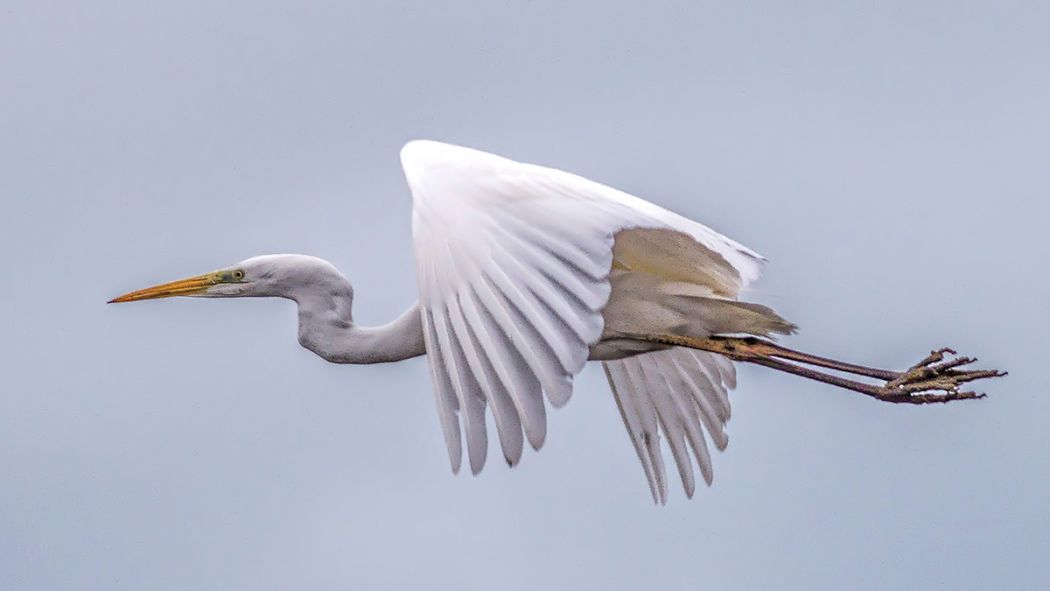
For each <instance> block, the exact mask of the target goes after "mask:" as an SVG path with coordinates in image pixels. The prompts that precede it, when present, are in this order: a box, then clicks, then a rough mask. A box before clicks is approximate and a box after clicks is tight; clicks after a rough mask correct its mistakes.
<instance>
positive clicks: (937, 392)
mask: <svg viewBox="0 0 1050 591" xmlns="http://www.w3.org/2000/svg"><path fill="white" fill-rule="evenodd" d="M956 355H957V353H956V352H955V351H953V350H952V349H948V348H945V349H938V350H936V351H932V352H930V354H929V355H927V356H926V358H925V359H923V360H922V361H920V362H918V363H916V364H915V365H913V366H911V367H910V368H908V369H907V370H905V371H903V372H900V373H899V374H897V377H895V378H893V379H891V380H888V381H887V382H886V383H885V384H883V385H882V386H880V387H878V392H877V394H876V396H877V397H878V398H879V399H881V400H884V401H886V402H893V403H902V404H933V403H937V402H942V403H943V402H951V401H953V400H974V399H978V398H984V397H985V395H984V393H977V392H974V391H972V390H970V391H962V390H961V389H960V388H961V386H962V385H963V384H965V383H967V382H972V381H974V380H980V379H983V378H998V377H1002V376H1005V375H1006V372H1005V371H999V370H995V369H976V370H975V369H962V367H963V366H965V365H969V364H971V363H973V362H975V361H977V360H976V359H974V358H972V357H958V356H956Z"/></svg>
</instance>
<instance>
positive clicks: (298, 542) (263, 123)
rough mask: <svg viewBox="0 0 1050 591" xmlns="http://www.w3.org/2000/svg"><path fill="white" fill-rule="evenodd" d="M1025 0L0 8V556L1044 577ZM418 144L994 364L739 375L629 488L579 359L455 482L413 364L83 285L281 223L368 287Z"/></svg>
mask: <svg viewBox="0 0 1050 591" xmlns="http://www.w3.org/2000/svg"><path fill="white" fill-rule="evenodd" d="M1045 6H1046V4H1045V3H1038V2H1032V3H1009V2H1003V3H972V4H971V3H958V2H919V3H916V2H900V3H879V5H878V6H874V5H873V4H872V3H830V2H827V3H768V4H766V3H746V4H745V3H731V2H725V3H700V2H680V3H661V2H580V3H568V2H553V1H550V2H548V1H534V2H509V1H496V2H476V3H466V2H448V1H443V2H419V3H402V2H311V3H300V2H287V3H278V2H260V1H258V0H252V1H248V0H234V1H229V2H178V3H164V4H163V5H162V4H161V3H150V2H108V1H103V2H92V3H87V2H49V1H40V0H34V1H32V2H30V1H19V0H15V1H14V2H12V1H11V0H7V1H6V2H0V199H2V213H0V247H2V248H3V252H4V257H3V267H2V272H0V277H2V280H0V281H2V283H0V286H2V289H0V298H2V306H0V322H2V324H0V326H2V331H0V355H2V359H3V360H4V361H3V387H2V392H0V588H2V589H12V590H14V589H17V590H22V589H33V590H43V589H133V590H138V589H157V590H163V589H282V588H305V589H336V588H342V589H348V588H360V589H383V588H391V589H393V588H421V587H425V588H431V589H482V588H485V589H501V590H513V589H559V588H561V589H577V588H601V589H640V588H648V589H704V588H709V589H763V590H764V589H789V588H796V589H798V588H814V589H934V588H936V589H953V590H955V589H1003V588H1008V589H1046V588H1048V586H1050V566H1048V563H1047V558H1048V556H1050V434H1048V433H1050V432H1048V429H1047V425H1048V414H1050V392H1048V391H1047V389H1048V388H1047V385H1048V380H1047V378H1046V375H1045V374H1043V373H1041V372H1043V371H1045V368H1046V366H1047V362H1046V357H1045V355H1046V354H1045V352H1043V351H1042V349H1043V347H1044V346H1045V345H1044V339H1045V333H1046V328H1047V326H1048V324H1050V314H1048V306H1047V300H1048V297H1050V283H1048V281H1047V279H1046V264H1047V260H1048V255H1050V249H1048V246H1047V240H1046V238H1045V235H1046V233H1047V225H1048V222H1050V208H1048V206H1047V197H1048V189H1050V173H1048V170H1050V167H1048V157H1050V115H1048V113H1050V42H1048V40H1047V39H1048V37H1047V31H1048V30H1050V18H1048V17H1050V14H1048V12H1047V10H1046V8H1045ZM418 137H423V138H433V139H441V140H445V141H450V142H455V143H462V144H467V145H471V146H475V147H479V148H482V149H487V150H490V151H494V152H497V153H502V154H505V155H507V156H510V157H513V158H516V159H519V160H525V161H533V162H538V163H542V164H548V165H553V166H557V167H559V168H563V169H567V170H570V171H573V172H577V173H580V174H584V175H586V176H589V177H592V178H594V179H597V180H600V181H602V182H605V183H607V184H611V185H613V186H616V187H619V188H622V189H624V190H627V191H630V192H633V193H635V194H638V195H640V196H642V197H645V198H648V199H650V200H652V201H655V202H657V203H659V204H662V205H664V206H667V207H669V208H671V209H674V210H676V211H679V212H681V213H683V214H686V215H688V216H690V217H693V218H696V219H699V220H701V221H703V222H705V223H707V224H709V225H711V226H713V227H714V228H715V229H717V230H720V231H722V232H724V233H726V234H728V235H730V236H731V237H733V238H735V239H737V240H739V241H741V242H743V243H745V244H747V245H749V246H751V247H753V248H755V249H756V250H758V251H759V252H762V253H763V254H765V255H766V256H767V257H768V258H769V259H770V261H771V262H770V264H769V265H768V267H767V272H766V274H765V276H764V278H763V280H762V281H760V282H759V283H758V284H757V285H756V288H755V289H754V291H753V292H752V293H751V294H750V296H749V297H750V298H751V299H754V300H758V301H761V302H764V303H767V304H769V305H772V306H774V307H775V308H776V309H777V310H779V311H780V312H781V313H782V314H784V315H785V316H787V317H788V318H790V319H792V320H794V321H795V322H797V323H798V324H799V325H800V326H801V327H802V332H801V333H800V334H799V335H798V336H797V337H793V338H791V339H789V341H788V343H789V344H790V345H792V346H794V347H797V348H801V349H806V350H812V351H814V352H818V353H825V354H834V355H836V356H841V357H844V358H848V359H851V360H856V361H859V362H866V363H871V364H875V365H882V366H894V367H900V366H904V365H907V364H908V363H910V362H912V361H915V360H917V359H918V358H919V357H921V356H922V355H923V354H925V352H927V351H928V350H929V349H930V348H932V347H935V346H941V345H952V346H954V347H957V348H958V349H959V350H960V351H961V352H964V353H967V354H972V355H977V356H979V357H981V361H982V364H983V365H986V366H990V367H1000V368H1005V369H1009V370H1010V371H1011V375H1010V377H1008V378H1006V379H1005V380H1001V381H998V382H994V383H986V384H983V386H984V389H986V390H987V391H988V392H989V393H990V397H989V398H988V399H986V400H983V401H979V402H972V403H960V404H951V405H948V406H937V407H932V408H915V407H899V406H893V405H888V404H879V403H877V402H873V401H871V400H869V399H866V398H864V397H862V396H859V395H854V394H851V393H847V392H843V391H838V390H835V389H832V388H829V387H825V386H821V385H817V384H812V383H805V382H804V381H801V380H798V379H796V378H792V377H790V376H786V375H779V374H775V373H773V372H769V371H766V370H763V369H760V368H750V367H745V368H742V369H741V370H740V386H739V388H738V390H737V391H736V392H735V393H734V394H733V397H732V400H733V404H734V414H733V420H732V422H731V424H730V446H729V449H728V450H727V451H726V452H725V453H722V454H719V455H717V457H716V458H715V484H714V486H713V487H712V488H710V489H702V490H700V491H698V494H697V495H696V497H695V498H694V499H692V500H691V501H690V500H686V499H685V498H684V495H683V494H682V493H681V489H680V488H678V485H677V483H675V488H674V490H672V496H671V501H670V503H669V504H668V506H667V507H665V508H657V507H654V506H653V505H652V502H651V500H650V497H649V492H648V490H647V488H646V485H645V480H644V477H643V474H642V471H641V468H640V466H639V465H638V462H637V460H636V458H635V456H634V452H633V450H632V449H631V446H630V444H629V442H628V439H627V437H626V436H625V434H624V432H623V427H622V425H621V424H620V419H619V417H618V415H617V412H616V409H615V405H614V404H613V401H612V398H611V396H610V394H609V393H608V391H607V388H606V385H605V384H604V380H603V377H602V375H601V372H600V371H599V370H597V368H594V367H591V368H588V370H587V371H585V372H584V374H583V375H582V376H581V377H580V378H579V379H578V381H577V388H576V393H575V396H574V398H573V400H572V402H571V403H570V404H569V405H568V407H567V408H565V409H563V410H560V411H558V412H555V413H553V414H552V416H551V418H550V422H551V427H550V436H549V438H548V442H547V445H546V447H545V448H544V449H543V450H542V451H541V452H540V453H528V454H527V455H526V457H525V458H524V460H523V462H522V464H521V465H520V466H519V467H518V468H516V469H514V470H509V469H507V468H506V467H505V466H503V465H502V463H501V462H500V461H498V460H499V456H498V455H496V453H492V454H491V457H490V462H489V465H488V466H487V468H486V469H485V471H484V472H483V473H482V474H481V476H480V477H478V478H472V477H470V476H465V475H460V476H458V477H453V476H452V475H451V473H450V472H449V468H448V463H447V458H446V453H445V450H444V449H443V447H442V445H443V443H442V438H441V434H440V429H439V426H438V421H437V418H436V414H435V411H434V403H433V400H432V396H431V391H430V385H429V383H428V378H427V375H426V371H425V364H424V363H423V362H422V360H413V361H410V362H406V363H401V364H397V365H390V366H377V367H339V366H332V365H328V364H325V363H324V362H322V361H321V360H320V359H319V358H316V357H314V356H313V355H312V354H310V353H308V352H307V351H305V350H303V349H301V348H299V346H298V344H297V343H296V341H295V338H294V335H295V318H294V312H293V308H292V306H291V305H290V304H289V303H287V302H284V301H276V300H273V301H271V300H255V301H201V300H181V301H174V300H169V301H162V302H152V303H145V304H138V305H126V306H106V305H105V304H104V302H105V301H106V300H108V299H109V298H111V297H113V296H114V295H117V294H119V293H122V292H124V291H127V290H130V289H135V288H140V287H144V286H146V285H150V284H153V283H156V282H160V281H166V280H170V279H175V278H178V277H182V276H185V275H189V274H196V273H200V272H204V271H207V270H210V269H214V268H217V267H220V266H225V265H228V264H231V263H233V262H236V261H238V260H240V259H243V258H246V257H248V256H252V255H256V254H263V253H272V252H304V253H310V254H315V255H319V256H323V257H326V258H328V259H330V260H331V261H333V262H334V263H335V264H336V265H337V266H339V267H340V268H341V269H343V270H344V272H345V273H346V274H347V275H348V276H349V277H350V278H351V280H352V281H353V282H354V284H355V286H356V291H357V301H356V318H357V319H358V320H359V321H361V322H363V323H369V324H376V323H381V322H385V321H387V320H389V319H391V318H393V317H394V316H395V315H397V314H399V313H400V312H401V311H402V310H403V309H404V308H405V307H407V306H408V305H410V304H411V303H412V302H413V301H414V299H415V295H414V276H413V267H412V259H411V256H412V255H411V250H410V236H409V217H410V201H409V196H408V191H407V189H406V187H405V185H404V181H403V178H402V174H401V171H400V169H399V164H398V160H397V151H398V149H399V148H400V146H401V145H402V144H403V143H404V142H405V141H407V140H409V139H412V138H418ZM490 451H491V450H490Z"/></svg>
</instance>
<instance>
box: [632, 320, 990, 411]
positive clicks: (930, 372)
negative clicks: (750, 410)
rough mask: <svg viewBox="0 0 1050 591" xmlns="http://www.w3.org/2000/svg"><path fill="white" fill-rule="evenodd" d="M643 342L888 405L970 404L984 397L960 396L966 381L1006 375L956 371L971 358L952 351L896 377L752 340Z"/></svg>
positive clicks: (932, 355)
mask: <svg viewBox="0 0 1050 591" xmlns="http://www.w3.org/2000/svg"><path fill="white" fill-rule="evenodd" d="M645 340H649V341H656V342H660V343H665V344H670V345H680V346H685V347H691V348H693V349H700V350H703V351H710V352H712V353H718V354H720V355H725V356H726V357H729V358H730V359H732V360H734V361H744V362H747V363H754V364H756V365H762V366H764V367H769V368H772V369H776V370H779V371H784V372H787V373H792V374H795V375H798V376H802V377H804V378H809V379H811V380H816V381H818V382H824V383H825V384H831V385H833V386H838V387H840V388H846V389H848V390H853V391H854V392H860V393H861V394H865V395H867V396H871V397H872V398H877V399H879V400H883V401H886V402H895V403H907V404H929V403H933V402H949V401H951V400H968V399H975V398H983V397H984V394H977V393H976V392H960V391H959V386H961V385H962V384H964V383H966V382H970V381H973V380H978V379H982V378H993V377H999V376H1004V375H1006V373H1005V372H1000V371H997V370H961V369H957V368H959V367H960V366H963V365H967V364H969V363H973V362H974V361H976V360H975V359H971V358H969V357H957V358H955V359H948V360H945V356H946V355H954V354H955V351H952V350H951V349H941V350H938V351H934V352H932V353H930V355H929V356H927V357H926V358H925V359H923V360H922V361H920V362H919V363H916V364H915V365H913V366H912V367H910V368H909V369H907V370H905V371H902V372H899V371H890V370H885V369H877V368H872V367H864V366H862V365H855V364H852V363H845V362H842V361H836V360H834V359H828V358H826V357H818V356H816V355H810V354H808V353H802V352H800V351H794V350H792V349H788V348H786V347H781V346H780V345H777V344H776V343H772V342H770V341H766V340H763V339H758V338H754V337H711V338H708V339H692V338H689V337H681V336H676V335H659V336H647V337H645ZM784 359H788V360H791V361H797V362H799V363H802V364H805V365H813V366H817V367H824V368H828V369H833V370H836V371H841V372H845V373H849V374H854V375H859V376H864V377H869V378H875V379H878V380H882V381H883V382H885V383H883V384H871V383H867V382H859V381H856V380H851V379H848V378H844V377H841V376H838V375H835V374H831V373H826V372H822V371H817V370H815V369H811V368H808V367H803V366H802V365H796V364H794V363H788V362H787V361H783V360H784Z"/></svg>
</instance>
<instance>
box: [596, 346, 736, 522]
mask: <svg viewBox="0 0 1050 591" xmlns="http://www.w3.org/2000/svg"><path fill="white" fill-rule="evenodd" d="M603 365H604V367H605V375H606V377H607V378H608V379H609V385H610V386H611V387H612V391H613V395H614V396H615V397H616V405H617V407H619V409H620V416H621V417H622V418H623V423H624V426H626V427H627V434H628V435H629V436H630V437H631V443H632V444H633V445H634V450H635V451H636V452H637V453H638V459H639V460H641V462H642V468H643V469H644V470H645V476H646V478H647V479H648V480H649V490H650V491H651V492H652V493H653V500H654V501H656V502H657V503H661V504H662V503H665V502H666V501H667V477H666V471H665V470H664V463H663V458H662V456H661V453H660V433H661V432H663V434H664V436H666V437H667V444H668V446H669V447H670V448H671V456H672V457H673V458H674V461H675V465H676V466H677V467H678V472H679V474H680V475H681V477H682V485H683V486H684V487H685V493H686V495H687V496H690V497H691V496H693V491H694V490H695V488H696V484H695V480H694V476H693V458H694V457H695V458H696V464H697V466H698V467H699V468H700V475H701V476H702V477H703V479H704V482H706V483H707V484H708V485H710V484H711V479H712V477H713V472H712V469H711V455H710V453H709V451H708V448H707V443H706V441H705V438H704V433H705V432H706V433H707V437H708V438H709V439H710V440H711V442H712V443H714V445H715V447H716V448H717V449H719V450H723V449H725V447H726V445H727V444H728V443H729V439H728V436H727V435H726V433H725V424H726V421H728V420H729V414H730V407H729V396H728V390H730V389H732V388H734V387H735V386H736V370H735V369H734V368H733V364H732V362H730V361H729V359H727V358H725V357H722V356H720V355H715V354H714V353H708V352H706V351H697V350H694V349H687V348H684V347H672V348H670V349H665V350H663V351H653V352H650V353H643V354H641V355H636V356H634V357H628V358H626V359H619V360H615V361H606V362H604V363H603ZM690 450H692V453H690Z"/></svg>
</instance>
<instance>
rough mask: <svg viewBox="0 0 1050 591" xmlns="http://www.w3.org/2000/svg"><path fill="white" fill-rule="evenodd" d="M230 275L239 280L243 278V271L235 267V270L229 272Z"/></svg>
mask: <svg viewBox="0 0 1050 591" xmlns="http://www.w3.org/2000/svg"><path fill="white" fill-rule="evenodd" d="M231 275H233V278H234V279H236V280H237V281H240V280H241V279H244V271H242V270H240V269H237V270H236V271H234V272H233V273H231Z"/></svg>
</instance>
